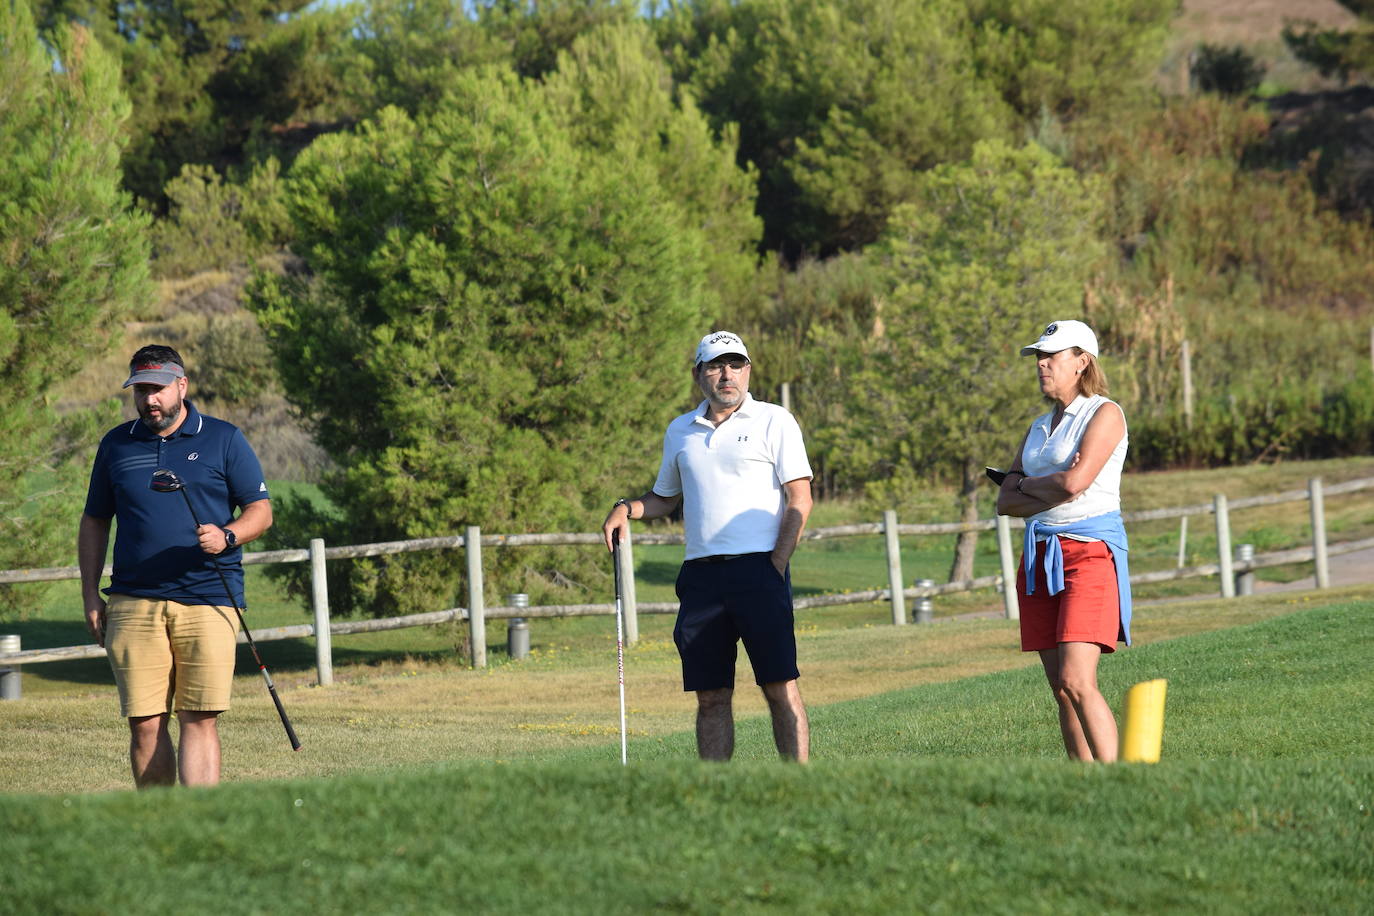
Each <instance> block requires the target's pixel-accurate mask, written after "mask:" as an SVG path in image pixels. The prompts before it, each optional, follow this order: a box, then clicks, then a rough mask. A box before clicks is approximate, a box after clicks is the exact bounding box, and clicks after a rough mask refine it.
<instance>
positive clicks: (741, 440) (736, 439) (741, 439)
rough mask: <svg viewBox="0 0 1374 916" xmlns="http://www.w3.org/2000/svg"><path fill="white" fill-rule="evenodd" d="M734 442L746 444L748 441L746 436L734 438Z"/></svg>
mask: <svg viewBox="0 0 1374 916" xmlns="http://www.w3.org/2000/svg"><path fill="white" fill-rule="evenodd" d="M735 441H736V442H748V441H749V437H748V436H736V437H735Z"/></svg>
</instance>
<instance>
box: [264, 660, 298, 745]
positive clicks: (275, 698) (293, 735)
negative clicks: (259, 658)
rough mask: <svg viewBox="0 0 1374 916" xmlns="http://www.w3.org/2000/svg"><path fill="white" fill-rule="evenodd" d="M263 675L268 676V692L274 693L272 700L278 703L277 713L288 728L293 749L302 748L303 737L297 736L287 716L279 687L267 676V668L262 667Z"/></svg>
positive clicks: (287, 732) (287, 734) (287, 733)
mask: <svg viewBox="0 0 1374 916" xmlns="http://www.w3.org/2000/svg"><path fill="white" fill-rule="evenodd" d="M262 676H263V677H266V678H267V692H268V693H270V694H272V702H273V703H275V704H276V705H277V715H279V716H281V724H282V726H283V727H285V729H286V737H287V738H290V739H291V750H293V751H298V750H300V749H301V739H299V738H297V737H296V730H295V729H294V728H292V727H291V720H290V719H288V718H287V717H286V707H285V706H283V705H281V697H279V696H277V688H276V687H275V686H273V684H272V679H271V678H270V677H268V676H267V669H266V668H263V669H262Z"/></svg>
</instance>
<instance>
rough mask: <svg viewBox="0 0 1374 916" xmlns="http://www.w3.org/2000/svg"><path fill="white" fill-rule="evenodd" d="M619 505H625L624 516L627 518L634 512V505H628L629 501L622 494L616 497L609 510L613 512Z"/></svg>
mask: <svg viewBox="0 0 1374 916" xmlns="http://www.w3.org/2000/svg"><path fill="white" fill-rule="evenodd" d="M621 506H624V507H625V517H626V518H629V517H630V516H632V515H634V514H635V510H634V507H633V506H631V505H630V501H629V500H628V499H626V498H625V497H623V496H622V497H620V498H619V499H617V500H616V501H615V505H613V506H611V511H612V512H614V511H615V510H616V509H619V508H620V507H621Z"/></svg>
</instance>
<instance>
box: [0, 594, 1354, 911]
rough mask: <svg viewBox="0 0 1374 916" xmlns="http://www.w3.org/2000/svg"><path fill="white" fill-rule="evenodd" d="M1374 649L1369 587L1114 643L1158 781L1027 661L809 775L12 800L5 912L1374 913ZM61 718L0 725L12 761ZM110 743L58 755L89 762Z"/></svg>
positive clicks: (1120, 686)
mask: <svg viewBox="0 0 1374 916" xmlns="http://www.w3.org/2000/svg"><path fill="white" fill-rule="evenodd" d="M1233 603H1234V602H1233ZM959 626H961V625H954V624H951V625H948V632H950V633H954V632H955V630H956V629H957V627H959ZM968 626H969V627H970V628H972V630H974V631H976V629H977V626H978V624H969V625H968ZM911 629H915V628H911ZM924 629H925V630H926V632H928V633H929V632H931V631H933V630H940V629H941V628H940V627H936V628H924ZM872 632H873V631H872V630H853V631H843V632H836V633H835V634H830V635H829V637H828V638H830V639H832V640H834V641H836V643H835V645H832V646H830V649H834V650H840V649H842V643H843V642H844V641H845V640H846V639H852V640H853V643H852V645H851V646H850V649H851V650H853V652H854V660H855V662H856V663H859V664H861V663H862V661H863V656H862V652H863V649H864V648H865V647H866V646H867V647H871V646H872V645H873V644H872V643H869V642H865V639H870V640H871V639H872V638H873V637H872V636H869V635H866V634H871V633H872ZM940 638H942V639H945V638H951V639H952V638H954V637H952V636H950V637H940ZM1372 652H1374V600H1370V598H1369V597H1368V596H1367V595H1365V596H1363V597H1359V598H1356V599H1347V600H1337V601H1330V602H1323V601H1313V602H1306V601H1304V602H1299V603H1294V604H1292V605H1290V606H1289V608H1288V610H1287V612H1286V613H1280V614H1277V615H1276V616H1270V617H1269V618H1268V619H1263V620H1260V621H1259V622H1256V623H1252V624H1243V625H1240V626H1232V627H1230V628H1227V629H1221V630H1213V631H1210V632H1199V633H1195V634H1193V635H1186V636H1180V637H1178V638H1174V639H1164V640H1161V641H1158V642H1153V643H1150V644H1148V645H1141V646H1139V647H1137V648H1135V649H1132V650H1130V651H1125V652H1121V653H1118V654H1117V655H1116V657H1113V658H1110V659H1108V660H1106V661H1104V663H1103V675H1104V691H1105V692H1107V693H1108V695H1109V699H1111V700H1112V702H1113V704H1114V705H1119V697H1120V693H1121V691H1122V690H1124V688H1125V687H1126V686H1129V684H1130V683H1134V682H1135V681H1138V680H1145V679H1149V678H1153V677H1165V678H1167V679H1168V680H1169V692H1168V713H1167V718H1166V725H1165V735H1164V759H1163V761H1162V762H1161V763H1159V764H1156V765H1141V764H1119V765H1113V766H1094V765H1082V764H1074V763H1070V762H1068V761H1066V760H1064V759H1063V752H1062V749H1061V748H1060V746H1059V742H1058V736H1057V732H1056V729H1055V727H1054V723H1053V707H1052V702H1051V700H1050V697H1049V694H1048V691H1047V690H1046V689H1045V687H1044V685H1043V682H1042V680H1041V675H1040V674H1039V673H1038V671H1036V670H1035V669H1034V668H1030V667H1026V666H1024V665H1020V666H1017V667H1014V668H1012V669H1011V670H1004V671H1000V672H996V673H991V674H984V675H978V676H972V677H964V678H959V679H957V680H945V681H937V682H932V683H926V684H921V685H919V686H914V687H909V688H906V689H898V690H890V691H885V692H881V693H878V694H877V695H874V696H866V697H865V696H855V697H853V698H850V699H846V700H839V701H836V702H831V703H824V704H813V707H812V725H813V732H814V735H815V738H814V742H813V748H814V753H815V756H816V760H815V762H814V763H813V764H812V765H810V766H807V767H799V766H795V765H784V764H781V763H779V762H777V761H776V760H775V759H774V755H773V753H772V750H771V746H770V741H769V737H768V732H767V723H766V720H765V719H764V718H762V717H759V716H757V715H753V716H750V717H749V718H747V719H746V720H745V721H743V722H742V723H741V726H740V729H739V739H738V745H739V754H738V759H737V760H736V761H735V762H734V763H732V764H729V765H707V764H702V763H699V762H697V761H695V760H694V759H693V756H692V738H691V735H690V733H689V732H687V731H685V730H683V728H681V727H680V728H679V729H678V730H676V731H671V732H666V733H662V734H643V735H637V736H635V737H634V738H633V739H632V740H631V742H630V761H631V765H630V766H629V767H627V768H622V767H621V766H620V765H619V755H618V747H617V746H616V744H617V742H616V737H615V734H614V731H613V730H611V731H610V733H609V734H592V735H589V736H583V739H582V740H580V741H576V742H573V743H572V744H570V745H568V746H567V747H566V748H565V749H561V750H559V749H549V750H547V751H544V752H541V753H537V754H529V755H526V756H511V755H509V754H505V755H502V756H500V757H484V756H481V755H480V754H478V755H474V756H464V755H463V753H462V752H460V753H457V754H455V755H453V756H451V757H449V758H448V759H447V760H444V761H442V762H434V761H431V762H428V763H424V764H397V765H393V766H390V767H385V768H380V769H371V770H368V769H354V770H349V768H348V767H346V766H344V767H341V770H343V771H344V774H343V775H339V776H335V777H313V778H284V779H279V780H265V781H241V782H235V783H227V784H225V785H222V786H220V787H219V788H217V789H215V790H201V791H187V790H156V791H150V792H144V793H134V792H127V791H125V792H113V793H104V794H83V793H81V792H79V791H70V792H62V793H54V794H47V795H8V796H3V797H0V837H4V838H5V839H4V841H3V845H4V848H5V857H4V859H5V860H4V863H3V865H0V901H3V902H4V907H5V909H6V910H7V911H8V912H14V913H105V912H116V913H118V912H135V911H137V912H146V911H152V910H155V909H159V908H173V907H175V908H177V909H179V910H183V911H191V912H197V911H211V910H213V911H215V912H233V913H238V912H244V913H251V912H277V911H284V910H288V909H291V910H294V909H298V908H302V907H309V908H315V909H322V910H336V911H343V912H388V913H389V912H397V913H408V912H456V911H464V910H467V911H478V912H503V913H506V912H509V913H513V912H530V911H535V912H571V913H580V912H588V913H591V912H597V913H603V912H612V913H621V912H625V913H628V912H645V911H651V910H668V911H682V912H703V913H704V912H720V911H724V910H729V911H732V912H734V911H739V912H755V911H777V912H782V911H790V912H841V911H844V912H1042V911H1045V912H1047V911H1058V912H1064V911H1068V912H1092V913H1099V912H1161V911H1175V912H1203V911H1207V912H1219V913H1235V912H1246V913H1269V912H1273V913H1279V912H1285V913H1290V912H1313V911H1320V912H1348V913H1356V912H1368V911H1369V908H1370V903H1369V901H1370V900H1371V899H1374V887H1372V886H1371V875H1374V747H1371V738H1370V736H1371V735H1374V666H1371V665H1370V663H1369V658H1370V657H1371V653H1372ZM571 666H572V667H573V668H576V662H575V660H573V662H572V665H571ZM512 667H514V666H512ZM549 673H550V674H555V672H553V671H550V672H549ZM457 676H458V675H457V673H456V672H455V673H452V674H444V673H443V672H440V671H428V672H424V673H417V674H416V675H415V680H417V681H424V680H426V679H430V680H432V681H434V682H436V683H437V682H438V681H441V680H446V679H449V678H452V677H457ZM470 676H471V675H470ZM477 678H480V679H482V680H484V681H486V682H488V683H495V682H497V681H498V680H499V679H500V672H499V670H498V671H497V672H495V673H493V674H490V675H477V676H475V678H474V679H477ZM367 686H368V685H366V684H363V685H360V687H359V692H360V693H361V692H365V688H367ZM374 686H376V687H377V688H378V693H379V695H384V694H385V691H383V690H381V689H380V688H381V685H374ZM746 692H747V691H744V690H741V691H740V694H741V697H743V696H744V695H745V693H746ZM818 692H819V691H815V692H813V695H815V694H816V693H818ZM611 695H612V694H611V692H609V691H607V692H605V693H604V694H603V695H602V697H599V699H602V700H604V699H605V698H609V697H610V696H611ZM292 696H294V697H297V698H299V697H302V696H303V694H302V693H301V692H300V691H294V692H292V693H290V694H288V697H287V702H288V706H290V704H291V702H292ZM355 699H357V698H355ZM43 702H44V703H45V704H46V703H50V702H51V703H55V704H57V705H59V706H60V705H62V703H64V702H70V703H79V702H81V701H80V700H79V699H72V700H53V701H43ZM86 702H93V701H86ZM527 702H530V703H534V702H535V701H534V700H527ZM16 705H19V704H16ZM268 708H269V709H270V707H268ZM298 708H301V707H300V704H298ZM359 708H360V709H361V705H360V707H359ZM69 712H70V711H69ZM390 712H391V714H392V716H393V718H390V719H389V718H388V717H387V711H386V710H385V709H383V708H376V709H374V710H373V711H372V714H373V715H375V716H377V717H378V718H377V721H376V722H373V723H368V722H366V721H364V722H358V723H356V724H355V725H353V726H351V728H352V729H353V730H354V731H356V732H359V733H363V732H368V731H372V730H376V729H378V728H381V729H384V730H385V731H386V732H387V734H386V738H387V740H388V741H389V742H390V743H391V745H392V746H394V747H397V748H401V747H403V746H404V745H406V744H407V742H409V741H411V740H412V739H413V738H416V737H419V736H421V735H422V734H423V733H424V731H425V727H424V726H423V724H420V725H417V726H416V727H415V728H412V729H407V728H404V727H397V724H396V721H395V718H394V717H404V716H406V715H408V714H409V715H412V716H418V717H422V716H423V713H415V712H414V711H409V712H408V711H406V710H390ZM512 713H513V714H515V715H517V716H518V715H520V713H519V712H517V711H512ZM360 714H362V715H366V714H365V713H360ZM603 718H604V717H603ZM258 719H259V720H258V721H256V722H255V724H254V728H255V729H257V730H264V731H266V730H270V726H272V725H273V724H274V723H273V722H272V721H271V720H270V718H268V717H265V716H263V717H258ZM300 719H301V722H299V723H298V727H300V728H301V730H302V737H303V738H305V737H306V735H307V734H308V733H309V732H310V728H311V726H309V724H308V722H309V716H308V715H305V714H302V715H301V716H300ZM303 723H306V724H303ZM489 724H490V723H489ZM687 724H689V723H688V721H680V722H679V726H686V725H687ZM38 726H39V723H38V722H37V721H32V720H26V722H24V723H20V722H18V721H17V720H16V719H15V718H14V717H13V716H12V715H11V717H10V718H8V719H0V727H3V729H4V731H3V734H4V735H5V743H6V744H7V745H8V744H10V743H11V742H12V741H14V740H19V741H27V740H28V738H29V737H30V735H31V733H32V731H33V730H36V729H37V728H38ZM340 727H341V728H347V727H345V726H340ZM530 734H531V735H532V736H536V737H537V736H538V735H539V734H541V733H540V732H538V731H537V730H531V732H530ZM90 737H91V736H90V735H88V734H83V733H81V732H80V731H79V730H77V731H67V732H65V733H64V734H63V735H62V743H63V744H64V745H65V746H66V747H68V748H70V749H71V752H72V753H73V754H74V755H79V754H80V753H81V750H80V749H81V747H82V746H83V744H84V743H85V742H87V741H89V740H90ZM271 737H272V739H273V743H274V745H280V748H281V750H279V751H278V753H277V757H278V759H282V760H290V759H291V758H290V756H289V755H290V751H289V750H284V748H285V739H284V737H282V736H280V735H272V736H271ZM306 741H307V747H306V750H304V751H302V752H301V753H302V754H309V753H311V752H312V750H311V743H310V740H309V739H308V738H307V739H306ZM365 746H366V747H372V746H374V745H371V744H369V743H368V742H367V741H365V740H360V741H359V742H356V743H355V744H354V745H353V752H354V753H355V754H356V753H359V748H362V747H365ZM11 747H12V745H11ZM116 750H117V749H116ZM332 752H333V753H335V754H338V755H340V756H347V755H348V753H349V750H348V749H347V748H338V747H333V749H332ZM4 754H5V756H7V757H8V756H9V754H10V750H9V749H8V748H7V749H6V750H5V752H4ZM50 765H51V766H54V767H62V766H67V765H69V764H67V763H66V762H63V761H60V760H54V761H52V762H51V764H50Z"/></svg>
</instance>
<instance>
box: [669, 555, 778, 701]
mask: <svg viewBox="0 0 1374 916" xmlns="http://www.w3.org/2000/svg"><path fill="white" fill-rule="evenodd" d="M677 597H678V601H679V602H680V607H679V609H678V614H677V625H676V626H674V627H673V642H675V643H677V651H678V655H680V656H681V657H682V689H683V690H719V689H721V688H726V687H734V686H735V659H736V658H737V657H738V648H737V643H739V642H740V641H741V640H742V641H743V642H744V651H745V652H747V653H748V654H749V661H750V663H751V664H752V665H753V666H754V681H755V682H756V683H757V684H758V685H759V686H763V685H764V684H772V683H775V682H777V681H791V680H795V679H796V678H797V677H798V671H797V638H796V635H795V634H794V633H793V618H792V573H791V569H790V568H789V569H788V570H786V571H784V572H783V574H782V575H778V571H777V569H776V568H775V567H774V566H773V560H772V555H771V554H769V553H746V554H741V555H739V556H737V557H731V558H729V559H720V560H717V559H702V560H688V561H687V562H685V563H683V564H682V571H681V572H679V573H678V576H677Z"/></svg>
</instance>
